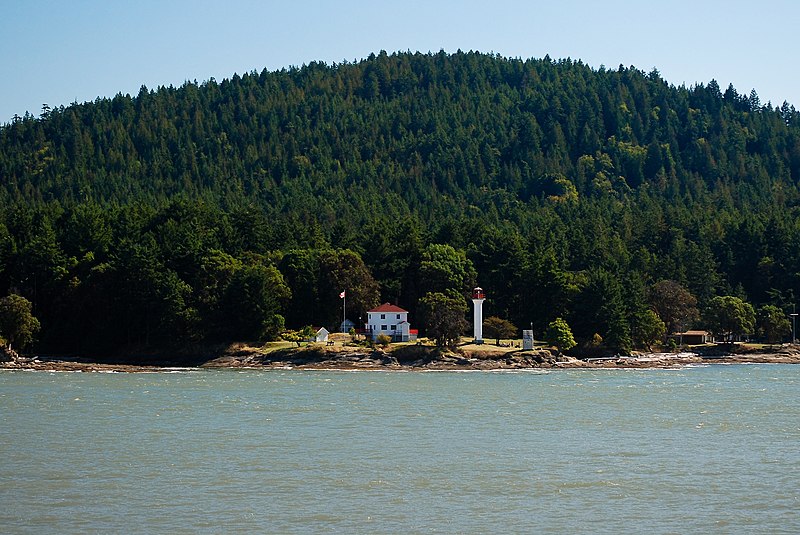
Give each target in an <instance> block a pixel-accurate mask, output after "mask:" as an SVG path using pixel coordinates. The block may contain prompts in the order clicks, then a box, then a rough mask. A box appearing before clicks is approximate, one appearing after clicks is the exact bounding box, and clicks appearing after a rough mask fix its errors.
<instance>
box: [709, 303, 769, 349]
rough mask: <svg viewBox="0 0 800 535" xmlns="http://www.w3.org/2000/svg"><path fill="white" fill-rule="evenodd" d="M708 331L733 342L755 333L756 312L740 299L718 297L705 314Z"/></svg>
mask: <svg viewBox="0 0 800 535" xmlns="http://www.w3.org/2000/svg"><path fill="white" fill-rule="evenodd" d="M704 319H705V322H706V325H707V326H708V329H709V330H710V331H711V332H712V333H714V335H716V336H717V337H718V338H721V339H723V340H733V338H734V337H740V336H744V335H748V334H752V333H753V332H754V331H755V321H756V318H755V311H754V310H753V306H752V305H751V304H750V303H747V302H745V301H742V300H741V299H740V298H738V297H735V296H732V295H725V296H717V297H715V298H714V299H712V300H711V302H710V303H709V304H708V308H707V309H706V313H705V318H704Z"/></svg>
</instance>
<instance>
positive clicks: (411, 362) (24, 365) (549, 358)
mask: <svg viewBox="0 0 800 535" xmlns="http://www.w3.org/2000/svg"><path fill="white" fill-rule="evenodd" d="M724 349H725V348H706V349H705V350H703V351H702V352H685V353H638V354H634V355H631V356H609V357H598V358H575V357H570V356H564V355H557V354H554V353H553V352H551V351H549V350H546V349H540V350H536V351H520V350H511V351H497V350H493V349H492V348H491V347H485V348H478V349H475V348H474V347H473V348H469V349H461V350H459V351H458V352H448V351H441V350H437V349H435V348H432V347H428V346H407V347H404V348H399V349H395V350H392V351H384V350H380V349H376V350H366V349H364V348H349V347H344V346H343V347H336V348H325V347H318V346H307V347H302V348H291V349H280V350H274V351H263V350H260V349H258V348H250V347H246V346H242V347H239V346H237V347H232V348H228V349H226V350H225V351H223V352H222V354H221V355H219V356H216V357H213V358H210V359H208V360H204V361H203V362H201V363H198V364H193V365H191V366H186V367H184V366H180V367H182V368H187V369H201V368H203V369H219V368H259V369H299V370H382V371H414V370H416V371H436V370H439V371H469V370H475V371H502V370H529V369H575V368H589V369H592V368H611V369H613V368H675V367H682V366H689V365H705V364H754V363H769V364H800V346H798V345H794V346H788V345H784V346H780V347H776V348H770V350H769V351H763V350H762V351H752V350H751V351H745V352H737V353H730V352H725V350H724ZM740 351H741V350H740ZM0 369H10V370H40V371H61V372H106V373H112V372H121V373H135V372H156V371H161V370H165V369H175V366H173V363H169V364H166V363H157V362H154V363H152V364H150V363H148V364H140V363H136V364H130V363H125V362H113V363H101V362H91V361H87V360H86V359H80V358H68V357H45V356H40V357H27V358H26V357H19V356H15V357H14V358H11V359H9V360H8V361H6V362H0Z"/></svg>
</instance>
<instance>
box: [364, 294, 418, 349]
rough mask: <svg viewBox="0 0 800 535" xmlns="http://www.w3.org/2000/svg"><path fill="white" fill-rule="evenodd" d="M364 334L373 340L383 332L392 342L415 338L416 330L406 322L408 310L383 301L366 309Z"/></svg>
mask: <svg viewBox="0 0 800 535" xmlns="http://www.w3.org/2000/svg"><path fill="white" fill-rule="evenodd" d="M364 334H365V335H366V336H368V337H370V338H372V339H373V340H375V339H376V338H377V337H378V336H379V335H381V334H385V335H387V336H389V337H390V338H391V339H392V341H394V342H408V341H413V340H416V339H417V330H416V329H412V328H411V324H410V323H409V322H408V311H407V310H403V309H402V308H400V307H399V306H396V305H390V304H389V303H384V304H382V305H381V306H379V307H377V308H373V309H372V310H368V311H367V324H366V326H365V332H364Z"/></svg>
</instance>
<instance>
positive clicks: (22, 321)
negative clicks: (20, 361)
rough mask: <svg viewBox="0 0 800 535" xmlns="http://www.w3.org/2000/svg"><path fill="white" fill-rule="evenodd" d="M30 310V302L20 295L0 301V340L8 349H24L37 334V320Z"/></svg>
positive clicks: (38, 326)
mask: <svg viewBox="0 0 800 535" xmlns="http://www.w3.org/2000/svg"><path fill="white" fill-rule="evenodd" d="M31 309H32V307H31V302H30V301H28V300H27V299H25V298H24V297H22V296H20V295H16V294H11V295H7V296H5V297H3V298H2V299H0V340H2V341H3V342H2V343H3V344H4V345H5V346H6V347H7V348H8V349H12V350H13V349H14V348H15V347H17V348H20V349H22V348H24V347H25V346H27V345H28V344H30V343H31V342H32V341H33V338H34V337H35V336H36V334H37V333H38V332H39V328H40V325H39V320H38V319H36V317H35V316H34V315H33V314H32V312H31Z"/></svg>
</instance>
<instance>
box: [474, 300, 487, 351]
mask: <svg viewBox="0 0 800 535" xmlns="http://www.w3.org/2000/svg"><path fill="white" fill-rule="evenodd" d="M485 299H486V294H484V293H483V288H475V289H474V290H472V322H473V332H474V333H475V343H476V344H482V343H483V301H484V300H485Z"/></svg>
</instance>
